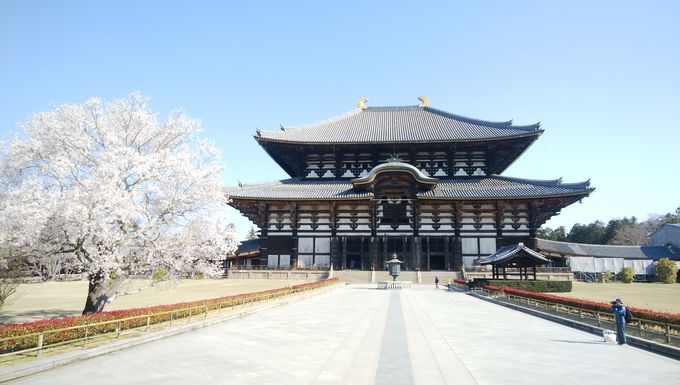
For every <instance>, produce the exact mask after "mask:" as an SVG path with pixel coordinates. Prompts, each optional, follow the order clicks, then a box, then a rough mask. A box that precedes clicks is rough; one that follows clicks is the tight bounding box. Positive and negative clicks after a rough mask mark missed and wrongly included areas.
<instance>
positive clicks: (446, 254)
mask: <svg viewBox="0 0 680 385" xmlns="http://www.w3.org/2000/svg"><path fill="white" fill-rule="evenodd" d="M450 241H451V237H444V269H446V270H451V265H449V260H450V258H449V251H450V247H449V242H450Z"/></svg>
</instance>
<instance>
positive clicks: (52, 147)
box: [0, 93, 238, 314]
mask: <svg viewBox="0 0 680 385" xmlns="http://www.w3.org/2000/svg"><path fill="white" fill-rule="evenodd" d="M147 101H148V100H147V98H145V97H144V96H142V95H141V94H139V93H133V94H131V95H130V96H129V97H128V98H126V99H120V100H114V101H111V102H104V101H102V100H99V99H96V98H92V99H89V100H87V101H86V102H85V103H83V104H66V105H62V106H59V107H55V108H53V109H52V110H51V111H47V112H41V113H38V114H35V115H34V116H33V117H32V118H31V119H30V120H29V121H27V122H25V123H23V125H22V128H23V131H24V133H25V135H24V137H21V138H19V137H17V138H15V139H14V140H13V141H12V142H11V143H8V144H5V145H4V146H2V150H0V167H1V168H0V249H7V248H11V249H13V250H21V253H20V254H23V255H30V256H32V257H33V258H35V257H37V258H41V257H43V258H47V257H48V256H55V255H65V254H67V255H70V256H72V257H73V259H74V260H75V261H76V265H77V266H76V268H78V269H80V270H82V271H84V272H86V273H87V275H88V277H89V290H88V295H87V300H86V303H85V308H84V310H83V314H86V313H92V312H98V311H101V310H102V309H103V308H104V306H105V305H106V304H107V303H110V302H111V301H113V300H114V299H115V298H116V297H117V296H120V295H122V294H126V293H125V292H124V291H122V289H121V287H122V286H121V285H120V282H122V281H123V280H125V279H127V278H129V277H131V276H138V275H148V276H151V275H152V274H153V273H154V272H156V271H157V270H159V269H162V270H163V272H164V274H163V277H179V276H182V275H186V274H189V273H193V272H201V273H203V274H208V275H211V274H216V273H217V271H218V266H217V264H216V263H214V262H216V261H218V260H220V259H222V258H224V256H225V255H226V254H227V253H230V252H232V251H233V250H235V248H236V246H237V245H238V242H237V241H236V239H237V238H236V233H235V231H234V229H233V226H230V225H228V224H227V222H226V218H225V217H224V215H225V214H224V213H225V207H224V206H225V204H226V203H227V201H228V200H227V197H225V195H224V193H223V191H222V185H221V182H220V176H219V174H220V172H221V166H220V164H219V153H218V151H217V150H216V148H215V147H214V146H213V145H212V144H211V143H209V142H207V141H205V140H202V139H200V138H199V137H198V133H199V131H200V125H199V122H198V121H197V120H195V119H190V118H189V117H187V116H186V115H185V114H184V113H183V112H182V111H179V110H178V111H174V112H172V113H170V114H169V116H168V117H167V118H166V119H165V120H162V121H161V120H160V119H159V118H158V117H157V115H156V114H154V113H153V112H152V111H151V110H150V109H149V107H148V105H147ZM2 264H6V261H3V260H2V257H0V265H2Z"/></svg>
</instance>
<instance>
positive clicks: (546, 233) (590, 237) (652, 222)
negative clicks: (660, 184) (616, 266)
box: [538, 207, 680, 245]
mask: <svg viewBox="0 0 680 385" xmlns="http://www.w3.org/2000/svg"><path fill="white" fill-rule="evenodd" d="M666 223H680V207H678V208H677V209H676V210H675V212H674V213H667V214H665V215H660V216H653V217H650V218H649V219H647V220H646V221H642V222H640V221H638V219H637V218H636V217H630V218H628V217H623V218H616V219H612V220H610V221H609V222H607V223H606V224H605V223H604V222H603V221H600V220H596V221H595V222H592V223H589V224H580V223H576V224H575V225H574V226H572V227H571V230H569V232H567V229H566V228H565V227H564V226H560V227H558V228H555V229H551V228H549V227H542V228H541V229H540V230H539V232H538V237H539V238H543V239H549V240H553V241H562V242H575V243H589V244H595V245H645V244H647V236H648V235H649V234H650V233H652V232H654V231H655V230H657V229H658V228H659V227H661V226H663V225H664V224H666Z"/></svg>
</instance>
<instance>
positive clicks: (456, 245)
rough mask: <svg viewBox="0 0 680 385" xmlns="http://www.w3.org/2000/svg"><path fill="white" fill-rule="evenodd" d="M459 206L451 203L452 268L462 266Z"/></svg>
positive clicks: (458, 268) (457, 268) (455, 268)
mask: <svg viewBox="0 0 680 385" xmlns="http://www.w3.org/2000/svg"><path fill="white" fill-rule="evenodd" d="M461 207H462V205H461V204H459V203H454V205H453V213H452V214H453V234H454V238H453V253H452V254H453V255H452V258H453V270H462V268H463V242H462V241H461V239H460V226H461Z"/></svg>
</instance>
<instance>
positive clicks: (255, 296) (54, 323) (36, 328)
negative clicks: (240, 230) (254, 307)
mask: <svg viewBox="0 0 680 385" xmlns="http://www.w3.org/2000/svg"><path fill="white" fill-rule="evenodd" d="M337 280H338V279H337V278H330V279H324V280H321V281H316V282H308V283H303V284H300V285H294V286H290V287H283V288H278V289H270V290H264V291H258V292H254V293H245V294H237V295H231V296H226V297H219V298H211V299H206V300H199V301H192V302H182V303H176V304H171V305H158V306H150V307H143V308H134V309H126V310H114V311H107V312H101V313H94V314H88V315H83V316H72V317H64V318H57V319H46V320H39V321H31V322H25V323H20V324H11V325H4V326H0V339H4V338H9V337H19V338H13V339H10V340H6V341H0V353H7V352H12V351H17V350H24V349H30V348H33V347H36V346H37V341H38V336H36V335H32V334H35V333H41V332H48V331H50V330H59V329H66V330H59V331H56V332H53V333H46V334H44V340H43V345H45V346H47V345H50V344H55V343H59V342H64V341H69V340H77V339H80V338H84V337H86V335H85V333H86V332H85V328H73V329H69V328H70V327H77V326H84V325H90V324H98V323H102V322H106V321H116V320H123V319H126V320H124V321H121V322H120V325H121V330H126V329H132V328H137V327H142V326H146V321H147V319H146V317H141V318H137V319H131V320H130V319H127V318H131V317H136V316H151V318H150V322H149V323H150V324H157V323H161V322H166V321H169V320H170V318H171V317H172V318H173V319H181V318H187V317H189V313H190V312H191V315H192V316H195V315H201V314H204V313H205V311H206V310H208V311H211V310H217V309H218V308H220V305H221V307H222V308H228V307H230V306H232V305H234V304H239V303H241V302H243V301H260V300H262V299H264V298H266V297H280V296H284V295H288V294H291V293H297V292H300V291H304V290H308V289H312V288H317V287H321V286H325V285H328V284H331V283H335V282H337ZM182 309H183V310H182ZM190 309H191V310H190ZM170 311H173V313H172V314H171V313H167V314H163V313H166V312H170ZM117 328H118V322H112V323H108V324H104V325H93V326H91V327H88V328H87V336H94V335H98V334H105V333H111V332H115V331H116V329H117Z"/></svg>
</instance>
